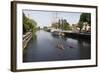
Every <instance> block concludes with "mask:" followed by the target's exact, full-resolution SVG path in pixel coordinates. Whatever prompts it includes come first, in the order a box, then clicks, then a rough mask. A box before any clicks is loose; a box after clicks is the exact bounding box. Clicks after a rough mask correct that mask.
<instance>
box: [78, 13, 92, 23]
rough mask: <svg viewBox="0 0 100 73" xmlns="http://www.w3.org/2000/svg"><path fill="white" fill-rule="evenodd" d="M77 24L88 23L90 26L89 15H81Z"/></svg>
mask: <svg viewBox="0 0 100 73" xmlns="http://www.w3.org/2000/svg"><path fill="white" fill-rule="evenodd" d="M79 22H88V24H91V14H90V13H82V14H81V15H80V20H79Z"/></svg>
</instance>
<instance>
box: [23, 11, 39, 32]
mask: <svg viewBox="0 0 100 73" xmlns="http://www.w3.org/2000/svg"><path fill="white" fill-rule="evenodd" d="M36 25H37V23H36V21H35V20H33V19H29V18H28V17H26V16H25V14H24V13H23V34H24V33H26V32H28V31H33V32H34V31H35V30H36Z"/></svg>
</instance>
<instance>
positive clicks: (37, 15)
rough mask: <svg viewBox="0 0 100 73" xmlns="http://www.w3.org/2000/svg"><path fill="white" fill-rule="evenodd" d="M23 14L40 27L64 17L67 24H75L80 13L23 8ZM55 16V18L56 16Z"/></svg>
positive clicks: (49, 24)
mask: <svg viewBox="0 0 100 73" xmlns="http://www.w3.org/2000/svg"><path fill="white" fill-rule="evenodd" d="M23 12H24V14H25V15H26V16H27V17H29V18H31V19H33V20H35V21H36V22H37V25H38V26H40V27H44V26H51V23H52V22H54V21H55V20H57V19H66V20H67V22H68V23H69V24H77V23H78V21H79V18H80V15H81V13H79V12H78V13H76V12H55V11H34V10H23ZM56 17H57V18H56Z"/></svg>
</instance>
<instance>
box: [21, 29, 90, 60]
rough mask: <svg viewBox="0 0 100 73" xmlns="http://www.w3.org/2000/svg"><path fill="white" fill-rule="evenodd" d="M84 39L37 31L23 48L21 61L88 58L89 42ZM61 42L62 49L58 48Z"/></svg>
mask: <svg viewBox="0 0 100 73" xmlns="http://www.w3.org/2000/svg"><path fill="white" fill-rule="evenodd" d="M88 41H89V40H85V39H78V38H72V37H68V36H66V37H61V36H53V35H52V34H51V33H50V32H46V31H43V30H40V31H37V33H36V37H35V38H32V39H31V41H30V42H29V44H28V46H27V48H26V49H24V54H23V62H36V61H56V60H80V59H90V58H91V56H90V54H91V53H90V51H91V50H90V42H88ZM57 44H62V45H63V47H64V49H63V50H62V49H59V48H58V47H57Z"/></svg>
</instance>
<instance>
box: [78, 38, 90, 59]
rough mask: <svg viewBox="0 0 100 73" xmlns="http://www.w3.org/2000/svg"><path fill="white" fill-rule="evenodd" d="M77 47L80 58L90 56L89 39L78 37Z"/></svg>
mask: <svg viewBox="0 0 100 73" xmlns="http://www.w3.org/2000/svg"><path fill="white" fill-rule="evenodd" d="M78 47H79V48H80V49H79V50H80V59H83V58H84V59H90V58H91V41H90V40H89V39H78Z"/></svg>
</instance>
